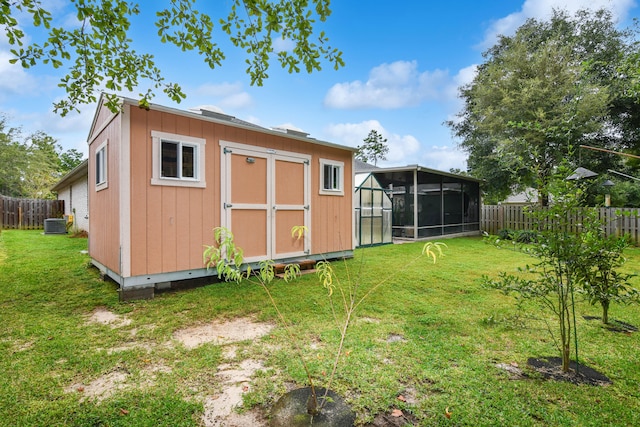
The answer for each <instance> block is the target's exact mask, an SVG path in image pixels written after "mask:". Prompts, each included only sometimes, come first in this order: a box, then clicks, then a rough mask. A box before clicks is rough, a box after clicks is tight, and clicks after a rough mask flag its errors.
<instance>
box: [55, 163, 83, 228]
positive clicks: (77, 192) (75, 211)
mask: <svg viewBox="0 0 640 427" xmlns="http://www.w3.org/2000/svg"><path fill="white" fill-rule="evenodd" d="M88 165H89V161H88V160H85V161H83V162H82V163H80V164H79V165H78V166H76V167H75V168H74V169H73V170H71V171H70V172H69V173H67V174H66V175H65V176H63V177H62V178H61V179H60V181H59V182H58V183H57V184H56V185H55V186H54V187H53V188H52V189H51V191H55V192H57V193H58V200H64V214H65V215H73V229H75V230H84V231H88V230H89V199H88V179H87V173H88Z"/></svg>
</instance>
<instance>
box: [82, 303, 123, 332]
mask: <svg viewBox="0 0 640 427" xmlns="http://www.w3.org/2000/svg"><path fill="white" fill-rule="evenodd" d="M87 323H99V324H101V325H108V326H110V327H112V328H114V329H115V328H120V327H122V326H127V325H130V324H131V319H128V318H127V317H125V316H121V315H119V314H115V313H113V312H111V311H109V310H107V309H106V308H105V307H98V308H96V309H95V310H93V312H92V313H91V315H90V316H89V318H88V319H87Z"/></svg>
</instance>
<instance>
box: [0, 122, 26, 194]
mask: <svg viewBox="0 0 640 427" xmlns="http://www.w3.org/2000/svg"><path fill="white" fill-rule="evenodd" d="M18 136H19V129H15V128H9V127H8V124H7V119H6V117H4V116H0V194H2V195H5V196H9V197H20V196H21V195H22V190H21V187H22V177H23V170H24V169H25V166H26V149H25V147H24V146H23V145H22V144H20V143H19V142H17V138H18Z"/></svg>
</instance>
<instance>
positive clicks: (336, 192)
mask: <svg viewBox="0 0 640 427" xmlns="http://www.w3.org/2000/svg"><path fill="white" fill-rule="evenodd" d="M325 166H331V170H332V171H333V170H335V169H336V168H337V169H338V174H339V176H338V179H337V182H334V188H324V170H325ZM320 194H323V195H329V196H343V195H344V162H340V161H337V160H329V159H320Z"/></svg>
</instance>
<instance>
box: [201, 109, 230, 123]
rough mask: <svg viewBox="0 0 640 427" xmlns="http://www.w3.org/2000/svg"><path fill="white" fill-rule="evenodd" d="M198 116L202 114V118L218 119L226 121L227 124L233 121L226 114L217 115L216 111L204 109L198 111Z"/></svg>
mask: <svg viewBox="0 0 640 427" xmlns="http://www.w3.org/2000/svg"><path fill="white" fill-rule="evenodd" d="M200 114H202V115H203V116H206V117H212V118H214V119H218V120H227V121H229V122H230V121H232V120H233V119H235V117H233V116H230V115H228V114H224V113H218V112H216V111H211V110H206V109H204V108H201V109H200Z"/></svg>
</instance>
